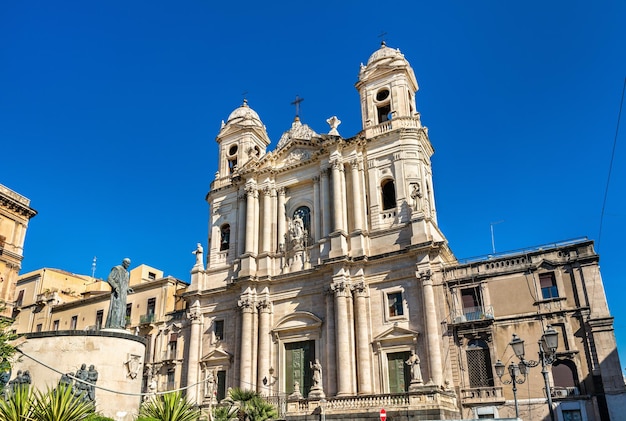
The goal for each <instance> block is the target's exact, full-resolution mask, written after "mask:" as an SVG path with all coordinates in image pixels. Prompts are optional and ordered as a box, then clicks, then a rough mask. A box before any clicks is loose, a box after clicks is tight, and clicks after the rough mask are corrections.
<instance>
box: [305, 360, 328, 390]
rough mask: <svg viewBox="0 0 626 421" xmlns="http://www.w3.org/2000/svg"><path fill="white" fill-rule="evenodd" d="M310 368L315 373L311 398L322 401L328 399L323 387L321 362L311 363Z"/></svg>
mask: <svg viewBox="0 0 626 421" xmlns="http://www.w3.org/2000/svg"><path fill="white" fill-rule="evenodd" d="M309 366H310V367H311V371H312V373H313V384H312V385H311V390H310V391H309V398H313V399H321V398H324V397H326V395H325V394H324V388H323V386H322V364H320V360H318V359H315V362H312V361H310V362H309Z"/></svg>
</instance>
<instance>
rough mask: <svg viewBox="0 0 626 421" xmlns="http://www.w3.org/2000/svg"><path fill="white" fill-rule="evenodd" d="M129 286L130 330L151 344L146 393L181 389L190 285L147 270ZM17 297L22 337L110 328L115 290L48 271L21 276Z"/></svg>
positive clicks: (139, 272)
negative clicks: (186, 299) (184, 295)
mask: <svg viewBox="0 0 626 421" xmlns="http://www.w3.org/2000/svg"><path fill="white" fill-rule="evenodd" d="M130 286H131V288H132V289H133V291H134V292H133V293H132V294H130V295H129V296H128V301H127V305H126V319H127V323H126V329H127V330H129V331H130V332H133V333H135V334H136V335H140V336H142V337H143V338H145V339H146V354H145V357H144V361H143V362H144V364H143V367H144V369H143V381H144V391H147V390H148V387H149V385H150V384H151V383H153V382H154V385H156V386H157V388H158V389H160V390H161V391H167V390H172V389H175V388H178V387H180V385H181V377H182V376H181V375H182V373H183V372H184V370H182V364H183V354H182V349H183V342H182V341H183V339H182V337H181V338H179V337H178V336H179V335H178V334H179V332H180V330H181V329H182V327H183V323H182V322H183V321H184V319H185V317H184V316H185V302H184V300H183V299H182V298H181V294H182V292H183V291H184V290H185V288H186V287H187V284H185V283H184V282H182V281H181V280H178V279H176V278H173V277H171V276H163V271H161V270H158V269H155V268H153V267H150V266H147V265H143V264H142V265H139V266H137V267H135V268H134V269H132V270H131V271H130ZM16 291H17V299H16V301H15V306H14V309H13V316H14V324H13V328H14V329H15V330H16V331H17V333H35V334H36V333H37V332H48V331H59V330H100V329H101V328H103V327H104V324H105V322H106V317H107V313H108V309H109V302H110V293H111V288H110V287H109V285H108V283H107V282H105V281H103V280H101V279H95V278H93V277H91V276H87V275H77V274H73V273H69V272H66V271H63V270H59V269H51V268H43V269H39V270H36V271H33V272H29V273H25V274H23V275H21V276H20V277H19V279H18V281H17V287H16ZM153 388H154V386H153Z"/></svg>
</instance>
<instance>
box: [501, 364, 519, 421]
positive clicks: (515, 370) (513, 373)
mask: <svg viewBox="0 0 626 421" xmlns="http://www.w3.org/2000/svg"><path fill="white" fill-rule="evenodd" d="M495 368H496V374H497V375H498V378H499V379H500V381H501V382H502V383H504V384H512V385H513V399H514V400H515V418H519V406H518V404H517V385H518V384H522V383H524V382H525V381H526V366H525V365H524V363H523V362H520V363H519V365H518V364H517V363H515V362H512V363H510V364H509V367H508V369H509V377H510V378H511V380H503V379H502V376H504V364H502V361H500V360H498V361H497V362H496V364H495Z"/></svg>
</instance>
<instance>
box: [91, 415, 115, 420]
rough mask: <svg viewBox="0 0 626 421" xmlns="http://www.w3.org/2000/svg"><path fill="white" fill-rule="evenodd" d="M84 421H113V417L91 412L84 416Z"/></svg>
mask: <svg viewBox="0 0 626 421" xmlns="http://www.w3.org/2000/svg"><path fill="white" fill-rule="evenodd" d="M85 421H115V420H114V419H113V418H109V417H105V416H104V415H100V414H91V415H89V416H87V418H85Z"/></svg>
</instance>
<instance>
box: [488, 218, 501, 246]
mask: <svg viewBox="0 0 626 421" xmlns="http://www.w3.org/2000/svg"><path fill="white" fill-rule="evenodd" d="M503 222H504V220H502V221H498V222H492V223H491V224H489V225H491V250H492V251H493V254H496V241H495V239H494V236H493V226H494V225H498V224H501V223H503Z"/></svg>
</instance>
